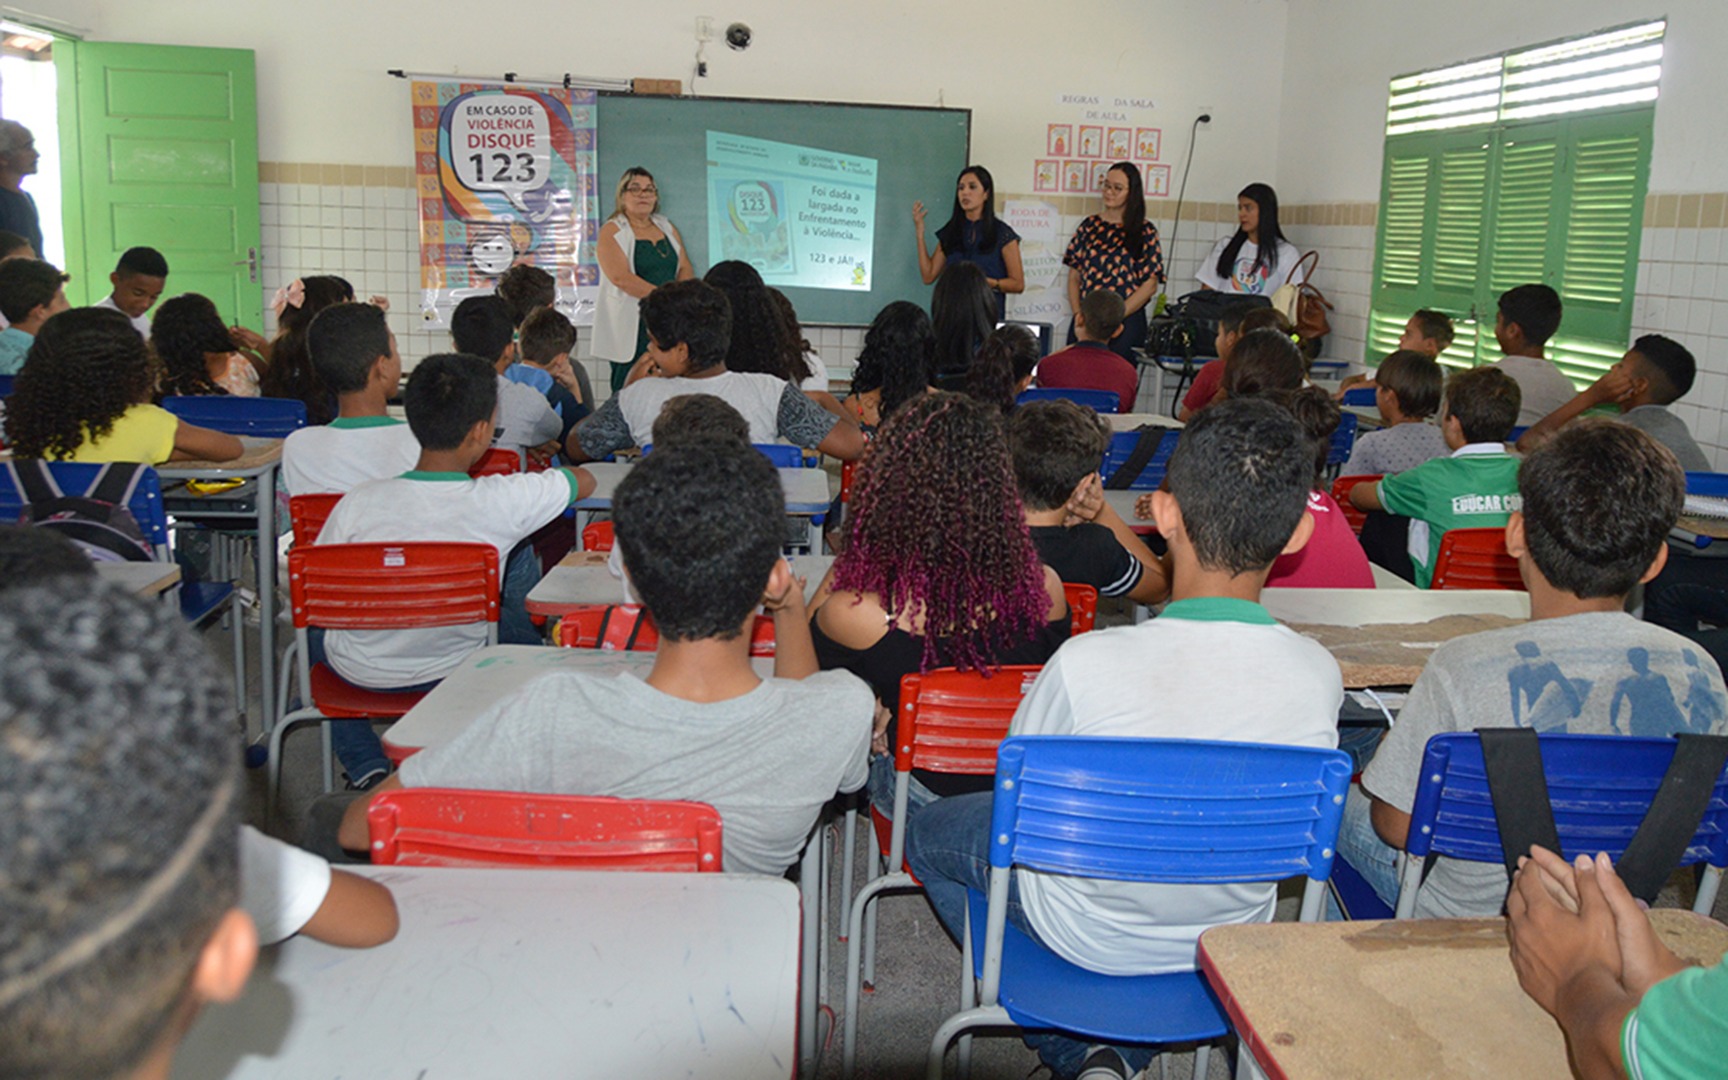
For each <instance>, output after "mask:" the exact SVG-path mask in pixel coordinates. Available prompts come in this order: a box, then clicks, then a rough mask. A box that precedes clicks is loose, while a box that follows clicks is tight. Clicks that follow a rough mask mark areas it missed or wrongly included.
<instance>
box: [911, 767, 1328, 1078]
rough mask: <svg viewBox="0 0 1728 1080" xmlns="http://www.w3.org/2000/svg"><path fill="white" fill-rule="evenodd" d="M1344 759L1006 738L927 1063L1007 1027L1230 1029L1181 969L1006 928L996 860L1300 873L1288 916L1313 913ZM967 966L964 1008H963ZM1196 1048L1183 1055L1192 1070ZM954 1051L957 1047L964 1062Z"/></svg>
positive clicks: (1165, 870) (1124, 1033)
mask: <svg viewBox="0 0 1728 1080" xmlns="http://www.w3.org/2000/svg"><path fill="white" fill-rule="evenodd" d="M1349 785H1350V756H1349V755H1348V754H1346V753H1344V752H1343V751H1341V750H1326V749H1321V748H1318V747H1305V746H1271V745H1265V744H1261V743H1242V742H1207V741H1200V740H1190V739H1104V738H1089V737H1076V736H1050V735H1042V736H1015V737H1013V738H1010V739H1006V740H1004V741H1003V743H1002V747H1001V750H1000V751H999V752H998V754H997V758H996V800H995V805H994V807H993V809H992V812H991V820H990V835H991V844H990V891H989V894H988V896H987V897H986V896H981V895H979V894H978V893H977V892H975V891H970V890H969V891H968V895H967V901H968V910H967V928H966V934H965V935H964V936H963V941H962V949H963V951H964V953H965V965H966V969H965V972H964V976H965V978H963V981H962V989H961V1000H962V1002H963V1003H964V1004H965V1005H966V1006H968V1007H966V1008H964V1009H963V1010H962V1011H961V1012H958V1013H955V1014H954V1015H953V1016H950V1017H949V1018H948V1019H947V1020H945V1021H943V1023H942V1026H941V1027H940V1028H938V1029H937V1031H936V1035H935V1037H934V1038H933V1039H932V1040H931V1043H930V1057H929V1061H928V1065H927V1073H928V1075H929V1076H930V1077H931V1078H932V1080H940V1077H941V1075H942V1059H943V1055H944V1054H945V1052H946V1051H947V1047H948V1043H949V1041H950V1040H952V1039H953V1038H954V1036H956V1035H958V1034H959V1033H961V1032H962V1031H965V1030H967V1029H969V1028H973V1027H980V1026H997V1027H1000V1026H1003V1025H1007V1024H1017V1025H1019V1026H1020V1027H1023V1028H1037V1029H1055V1030H1059V1031H1065V1032H1072V1033H1074V1034H1075V1035H1077V1036H1080V1037H1083V1038H1089V1039H1096V1040H1098V1041H1101V1042H1111V1043H1173V1042H1192V1041H1208V1040H1212V1039H1216V1038H1219V1037H1221V1036H1223V1035H1225V1034H1227V1033H1228V1032H1229V1031H1230V1022H1229V1020H1228V1018H1227V1017H1226V1016H1225V1013H1224V1009H1223V1006H1222V1005H1221V1004H1220V1003H1219V1001H1218V998H1217V996H1216V995H1215V994H1214V993H1213V992H1212V989H1211V987H1210V986H1208V985H1207V983H1206V980H1205V977H1204V976H1203V975H1202V974H1201V973H1200V972H1199V971H1197V970H1191V971H1179V972H1171V973H1167V974H1162V975H1137V976H1117V975H1100V974H1097V973H1095V972H1092V971H1088V970H1086V969H1084V968H1080V967H1076V966H1075V965H1073V964H1070V963H1068V962H1067V961H1065V960H1063V959H1061V958H1060V957H1058V956H1056V955H1055V954H1054V953H1052V952H1050V951H1049V950H1048V949H1045V948H1044V947H1043V946H1042V945H1039V944H1038V943H1037V942H1035V941H1033V940H1032V939H1030V938H1028V937H1026V936H1025V935H1024V934H1022V933H1020V932H1019V931H1017V930H1015V929H1014V928H1012V927H1010V926H1009V925H1008V882H1009V870H1010V868H1011V867H1015V866H1018V867H1021V868H1023V869H1027V870H1037V871H1042V872H1044V873H1052V874H1068V875H1074V876H1080V877H1092V878H1105V879H1109V880H1114V881H1140V882H1160V883H1165V884H1184V885H1201V884H1208V885H1211V884H1226V883H1245V882H1272V881H1279V880H1282V879H1284V878H1288V877H1293V876H1295V875H1298V874H1302V875H1306V876H1307V878H1308V881H1307V883H1306V887H1305V889H1304V891H1303V895H1302V918H1303V920H1304V921H1314V920H1316V919H1318V918H1319V917H1320V912H1321V902H1322V900H1323V899H1324V897H1325V889H1324V885H1325V882H1326V878H1327V876H1328V874H1330V872H1331V869H1332V858H1333V852H1334V849H1335V847H1336V844H1337V839H1338V825H1339V823H1340V822H1341V821H1342V820H1343V815H1344V794H1345V791H1346V789H1348V787H1349ZM973 977H976V978H977V979H978V980H979V983H980V984H981V985H980V986H979V987H978V994H979V996H978V998H977V1001H978V1004H976V1005H972V1004H971V1003H972V1001H973V1000H974V998H973V996H972V994H973V989H974V987H973ZM1208 1050H1209V1047H1207V1046H1204V1045H1202V1046H1201V1047H1200V1049H1199V1051H1198V1052H1197V1055H1196V1060H1195V1066H1194V1067H1195V1073H1194V1075H1196V1076H1204V1075H1206V1066H1207V1056H1208V1053H1207V1052H1208ZM965 1057H966V1052H965V1048H964V1046H963V1047H962V1050H961V1058H962V1061H964V1059H965Z"/></svg>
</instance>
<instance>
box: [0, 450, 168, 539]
mask: <svg viewBox="0 0 1728 1080" xmlns="http://www.w3.org/2000/svg"><path fill="white" fill-rule="evenodd" d="M146 467H147V466H144V465H141V464H138V463H137V462H115V463H112V464H108V465H104V466H102V468H101V470H100V471H98V472H97V473H96V479H95V480H94V481H93V482H92V483H91V484H90V486H89V488H87V489H86V490H85V491H84V492H83V493H82V494H79V495H68V494H66V493H65V492H64V491H62V490H60V482H59V481H58V480H56V479H55V477H54V473H53V470H51V469H49V467H48V463H47V462H45V461H32V460H24V461H9V462H7V463H6V471H7V473H8V474H10V475H11V477H12V485H13V488H14V490H16V491H17V492H18V494H19V496H20V497H21V498H22V499H23V501H24V512H23V513H22V514H20V515H19V517H18V522H19V524H21V525H31V526H34V527H36V528H38V529H48V530H51V531H52V532H54V533H56V534H58V535H60V536H64V537H65V538H66V539H68V540H70V541H72V542H73V543H74V544H76V545H78V548H79V550H81V551H83V552H84V554H85V555H88V556H89V557H90V560H91V561H92V562H150V561H152V560H153V559H154V558H155V552H154V551H153V550H152V549H151V547H150V543H149V541H147V540H145V539H144V530H143V529H141V528H139V527H138V519H137V518H135V517H133V516H132V511H131V510H129V509H127V504H128V503H129V502H130V501H131V499H132V494H133V492H134V491H135V490H136V489H137V487H138V480H139V478H140V477H141V476H143V474H144V469H145V468H146Z"/></svg>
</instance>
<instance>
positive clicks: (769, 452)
mask: <svg viewBox="0 0 1728 1080" xmlns="http://www.w3.org/2000/svg"><path fill="white" fill-rule="evenodd" d="M750 445H751V446H754V447H755V448H756V449H757V450H759V451H761V453H762V456H763V457H766V458H767V459H768V460H769V461H771V462H773V463H774V467H775V468H776V469H814V468H815V467H816V466H817V464H819V462H818V461H817V459H816V458H814V457H805V456H804V448H803V447H802V446H793V445H792V444H790V443H751V444H750ZM653 452H654V444H653V443H648V444H646V445H644V446H643V447H642V456H643V457H647V456H648V455H649V454H651V453H653Z"/></svg>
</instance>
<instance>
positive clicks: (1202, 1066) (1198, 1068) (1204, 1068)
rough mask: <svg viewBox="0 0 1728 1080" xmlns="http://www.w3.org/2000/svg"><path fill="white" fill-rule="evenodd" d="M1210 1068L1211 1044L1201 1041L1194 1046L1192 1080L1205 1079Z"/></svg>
mask: <svg viewBox="0 0 1728 1080" xmlns="http://www.w3.org/2000/svg"><path fill="white" fill-rule="evenodd" d="M1211 1068H1212V1044H1211V1043H1201V1044H1200V1045H1199V1046H1196V1047H1195V1048H1194V1080H1206V1077H1207V1074H1208V1072H1209V1070H1210V1069H1211Z"/></svg>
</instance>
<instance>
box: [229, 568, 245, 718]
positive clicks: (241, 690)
mask: <svg viewBox="0 0 1728 1080" xmlns="http://www.w3.org/2000/svg"><path fill="white" fill-rule="evenodd" d="M239 599H240V594H239V593H229V594H228V614H229V616H230V617H229V620H228V621H229V625H230V626H232V627H233V630H234V709H235V711H236V712H237V713H239V716H240V737H241V738H242V739H244V738H245V737H246V619H245V616H244V615H242V614H241V608H240V604H239Z"/></svg>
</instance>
